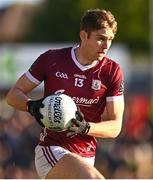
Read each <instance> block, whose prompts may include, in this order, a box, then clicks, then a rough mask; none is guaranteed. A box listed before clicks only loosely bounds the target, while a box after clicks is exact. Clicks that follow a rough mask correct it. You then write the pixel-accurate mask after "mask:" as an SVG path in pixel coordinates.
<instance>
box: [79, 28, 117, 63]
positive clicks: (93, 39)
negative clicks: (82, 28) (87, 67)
mask: <svg viewBox="0 0 153 180" xmlns="http://www.w3.org/2000/svg"><path fill="white" fill-rule="evenodd" d="M113 38H114V33H113V31H112V29H111V28H102V29H100V30H97V31H93V32H91V33H90V35H89V36H88V34H87V33H86V32H84V38H82V39H81V40H82V45H83V47H84V50H85V53H86V55H87V58H88V59H90V58H91V60H102V59H103V57H104V56H105V55H106V53H107V51H108V49H109V48H110V46H111V42H112V40H113Z"/></svg>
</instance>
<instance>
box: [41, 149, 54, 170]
mask: <svg viewBox="0 0 153 180" xmlns="http://www.w3.org/2000/svg"><path fill="white" fill-rule="evenodd" d="M42 150H43V154H44V156H45V158H46V160H47V161H48V163H49V164H50V165H51V167H53V166H54V165H55V164H56V163H57V160H56V158H55V157H54V155H53V153H52V151H51V149H50V148H49V147H42Z"/></svg>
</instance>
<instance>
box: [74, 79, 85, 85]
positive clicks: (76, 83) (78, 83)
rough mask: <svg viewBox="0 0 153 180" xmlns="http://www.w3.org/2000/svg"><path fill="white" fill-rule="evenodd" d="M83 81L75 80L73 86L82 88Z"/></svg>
mask: <svg viewBox="0 0 153 180" xmlns="http://www.w3.org/2000/svg"><path fill="white" fill-rule="evenodd" d="M83 82H84V79H80V78H75V86H77V87H82V86H83Z"/></svg>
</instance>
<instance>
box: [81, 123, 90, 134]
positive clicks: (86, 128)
mask: <svg viewBox="0 0 153 180" xmlns="http://www.w3.org/2000/svg"><path fill="white" fill-rule="evenodd" d="M90 127H91V125H90V123H89V122H87V124H86V127H85V129H84V131H83V134H88V133H89V130H90Z"/></svg>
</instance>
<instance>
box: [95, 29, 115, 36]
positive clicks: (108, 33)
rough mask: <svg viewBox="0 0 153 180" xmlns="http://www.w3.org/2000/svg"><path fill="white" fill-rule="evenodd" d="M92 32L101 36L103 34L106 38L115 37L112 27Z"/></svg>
mask: <svg viewBox="0 0 153 180" xmlns="http://www.w3.org/2000/svg"><path fill="white" fill-rule="evenodd" d="M91 34H92V35H94V36H99V37H100V36H102V37H105V38H114V33H113V30H112V29H111V28H102V29H99V30H97V31H93V32H92V33H91Z"/></svg>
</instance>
